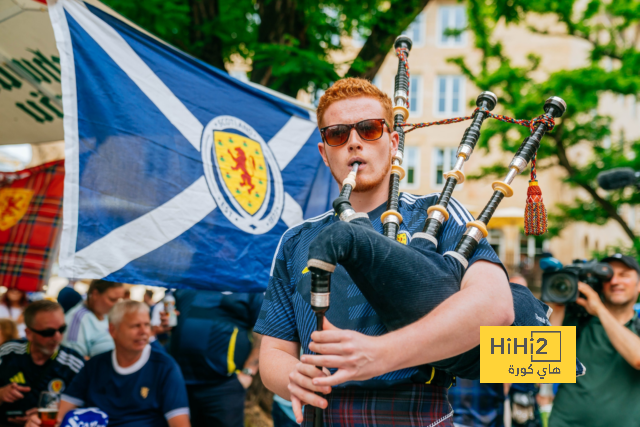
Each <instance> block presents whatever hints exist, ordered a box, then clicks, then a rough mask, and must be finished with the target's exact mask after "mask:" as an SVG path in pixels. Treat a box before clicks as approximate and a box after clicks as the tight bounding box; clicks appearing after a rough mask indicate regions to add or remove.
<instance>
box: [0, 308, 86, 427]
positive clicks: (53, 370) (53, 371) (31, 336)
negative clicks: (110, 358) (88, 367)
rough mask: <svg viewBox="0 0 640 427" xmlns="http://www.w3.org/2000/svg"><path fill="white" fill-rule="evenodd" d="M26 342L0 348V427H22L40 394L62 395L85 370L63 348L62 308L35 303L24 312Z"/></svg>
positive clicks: (81, 362)
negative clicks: (5, 425)
mask: <svg viewBox="0 0 640 427" xmlns="http://www.w3.org/2000/svg"><path fill="white" fill-rule="evenodd" d="M24 321H25V324H26V327H27V329H26V334H27V340H26V341H10V342H7V343H5V344H4V345H2V346H0V385H1V386H2V388H0V423H2V424H9V425H11V424H20V425H23V424H24V423H25V421H26V420H27V416H28V415H30V414H31V413H35V412H37V406H38V398H39V396H40V393H41V392H43V391H54V392H61V391H63V390H64V389H65V388H66V387H68V386H69V384H70V383H71V380H72V379H73V378H74V377H75V376H76V374H77V373H78V372H79V371H80V369H82V367H83V366H84V359H82V356H80V355H79V354H78V353H76V352H75V351H73V350H71V349H69V348H66V347H62V346H61V345H60V342H61V341H62V334H63V333H64V331H65V329H66V325H65V321H64V313H63V311H62V307H61V306H60V305H59V304H58V303H55V302H53V301H48V300H42V301H37V302H34V303H33V304H31V305H30V306H28V307H27V308H26V309H25V311H24Z"/></svg>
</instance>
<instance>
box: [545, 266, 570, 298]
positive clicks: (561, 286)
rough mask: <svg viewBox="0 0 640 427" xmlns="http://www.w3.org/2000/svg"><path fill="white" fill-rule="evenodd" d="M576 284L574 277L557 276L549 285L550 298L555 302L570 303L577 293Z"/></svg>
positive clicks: (561, 274) (566, 275)
mask: <svg viewBox="0 0 640 427" xmlns="http://www.w3.org/2000/svg"><path fill="white" fill-rule="evenodd" d="M575 287H576V282H575V279H574V278H573V276H570V275H568V274H563V273H560V274H556V275H554V276H553V278H552V279H551V281H550V283H549V288H548V291H549V296H551V297H553V300H554V301H558V302H560V301H568V300H569V299H571V297H572V296H573V295H574V294H575V292H576V288H575Z"/></svg>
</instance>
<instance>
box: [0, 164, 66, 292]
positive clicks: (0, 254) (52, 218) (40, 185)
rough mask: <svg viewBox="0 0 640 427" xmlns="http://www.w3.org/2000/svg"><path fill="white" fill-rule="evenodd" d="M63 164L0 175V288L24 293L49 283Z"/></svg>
mask: <svg viewBox="0 0 640 427" xmlns="http://www.w3.org/2000/svg"><path fill="white" fill-rule="evenodd" d="M63 185H64V160H60V161H55V162H49V163H45V164H43V165H40V166H36V167H34V168H30V169H25V170H23V171H19V172H0V285H1V286H6V287H7V288H18V289H20V290H23V291H26V292H33V291H38V290H40V289H42V285H43V284H44V282H45V280H46V279H48V276H49V270H50V267H51V262H52V261H53V257H54V254H55V253H56V247H57V245H56V243H57V239H58V235H59V231H60V223H61V219H62V194H63Z"/></svg>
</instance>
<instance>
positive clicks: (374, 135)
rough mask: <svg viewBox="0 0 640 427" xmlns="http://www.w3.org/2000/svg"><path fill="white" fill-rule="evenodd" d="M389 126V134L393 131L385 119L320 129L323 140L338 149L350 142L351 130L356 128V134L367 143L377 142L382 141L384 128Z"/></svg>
mask: <svg viewBox="0 0 640 427" xmlns="http://www.w3.org/2000/svg"><path fill="white" fill-rule="evenodd" d="M385 125H386V126H387V129H389V132H391V129H390V128H389V125H388V124H387V121H386V120H385V119H367V120H363V121H361V122H358V123H354V124H351V125H332V126H327V127H324V128H322V129H320V135H322V140H323V141H324V142H326V143H327V145H330V146H331V147H338V146H340V145H342V144H344V143H346V142H347V141H348V140H349V135H351V129H353V128H356V132H358V135H360V138H362V139H364V140H365V141H375V140H376V139H380V138H381V137H382V134H383V133H384V126H385Z"/></svg>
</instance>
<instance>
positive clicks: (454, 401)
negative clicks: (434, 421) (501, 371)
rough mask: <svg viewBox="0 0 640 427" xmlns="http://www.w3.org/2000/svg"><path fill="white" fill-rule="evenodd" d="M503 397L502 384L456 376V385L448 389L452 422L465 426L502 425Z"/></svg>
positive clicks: (491, 426)
mask: <svg viewBox="0 0 640 427" xmlns="http://www.w3.org/2000/svg"><path fill="white" fill-rule="evenodd" d="M504 399H505V396H504V386H503V384H481V383H480V380H465V379H462V378H458V379H457V380H456V386H455V387H451V388H450V389H449V402H450V403H451V406H452V407H453V411H454V413H455V414H454V416H453V422H455V423H456V424H460V425H463V426H465V427H502V426H503V425H504Z"/></svg>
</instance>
